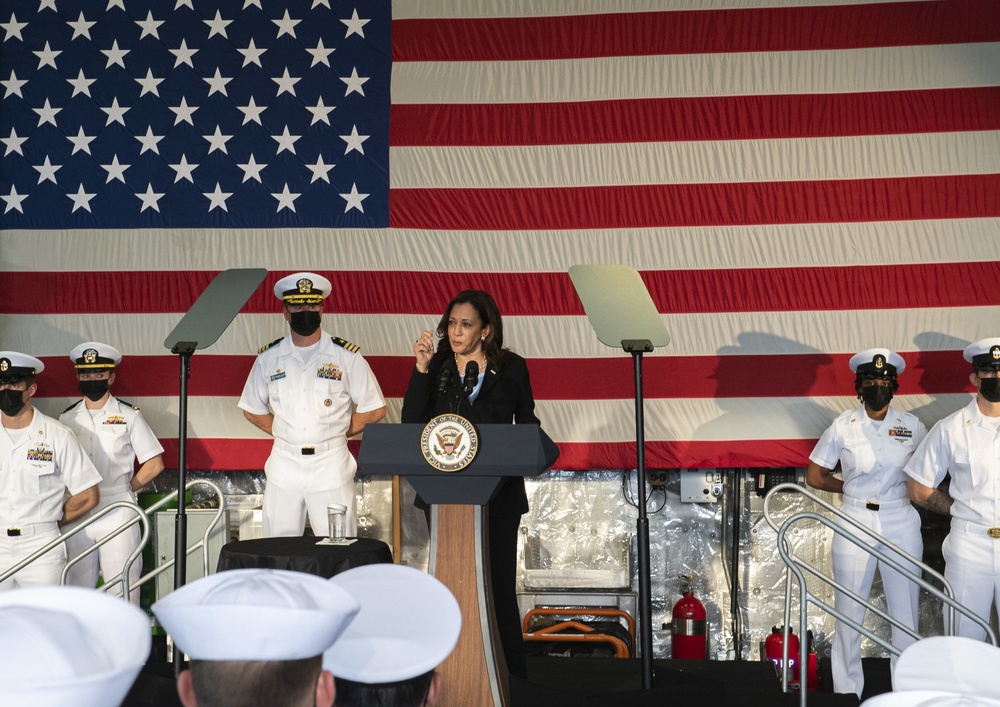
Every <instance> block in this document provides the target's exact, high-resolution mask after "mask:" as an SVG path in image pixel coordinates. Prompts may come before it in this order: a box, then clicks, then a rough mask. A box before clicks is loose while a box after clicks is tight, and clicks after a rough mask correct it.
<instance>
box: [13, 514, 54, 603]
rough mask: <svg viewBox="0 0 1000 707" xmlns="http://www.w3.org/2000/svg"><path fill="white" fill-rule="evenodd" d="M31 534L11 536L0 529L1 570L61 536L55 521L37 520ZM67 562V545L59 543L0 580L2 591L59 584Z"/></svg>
mask: <svg viewBox="0 0 1000 707" xmlns="http://www.w3.org/2000/svg"><path fill="white" fill-rule="evenodd" d="M36 529H37V530H38V531H39V532H33V533H32V534H30V535H22V536H20V537H9V536H7V535H6V533H5V532H4V533H0V572H3V571H6V570H8V569H10V568H11V567H13V566H14V565H16V564H17V563H18V562H20V561H21V560H23V559H24V558H26V557H28V556H29V555H31V554H32V553H33V552H35V551H36V550H39V549H41V548H42V547H43V546H44V545H46V544H47V543H49V542H52V541H53V540H55V539H56V538H58V537H59V528H58V527H57V525H56V523H55V522H54V521H53V522H52V523H35V524H34V525H33V526H32V530H36ZM65 566H66V546H65V545H64V544H63V545H57V546H56V547H54V548H52V549H51V550H49V551H48V552H47V553H45V554H44V555H42V556H41V557H40V558H38V559H37V560H35V561H34V562H32V563H31V564H30V565H28V566H27V567H25V568H24V569H23V570H21V571H20V572H18V573H17V574H15V575H14V576H13V577H11V578H9V579H7V580H5V581H3V582H0V591H3V590H5V589H14V588H15V587H36V586H45V585H49V584H59V580H60V579H61V578H62V571H63V568H64V567H65Z"/></svg>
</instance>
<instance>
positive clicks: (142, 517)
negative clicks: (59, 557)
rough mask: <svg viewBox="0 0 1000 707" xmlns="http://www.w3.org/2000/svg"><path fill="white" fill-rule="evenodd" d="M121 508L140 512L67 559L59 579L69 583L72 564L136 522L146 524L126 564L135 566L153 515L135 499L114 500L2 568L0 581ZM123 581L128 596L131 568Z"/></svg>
mask: <svg viewBox="0 0 1000 707" xmlns="http://www.w3.org/2000/svg"><path fill="white" fill-rule="evenodd" d="M119 508H127V509H129V510H132V511H134V512H135V513H136V517H135V518H132V519H131V520H129V521H128V522H126V523H124V524H123V525H122V526H121V527H119V528H117V529H116V530H114V531H112V532H111V533H109V534H108V535H107V536H105V537H104V538H101V540H100V541H99V542H98V543H96V544H95V545H93V546H92V547H90V548H88V549H87V550H86V551H84V552H82V553H80V554H79V555H77V556H76V557H74V558H73V559H72V560H71V561H69V562H67V563H66V566H65V567H64V568H63V571H62V575H61V576H60V579H59V583H60V584H65V583H66V575H67V571H68V570H69V568H70V567H71V566H72V565H74V564H76V563H77V562H79V561H80V559H81V558H83V557H85V556H86V555H88V554H89V553H91V552H94V551H95V550H96V549H97V548H99V547H101V546H102V545H104V544H105V543H107V542H108V541H109V540H111V539H112V538H113V537H115V536H116V535H118V534H119V533H121V532H123V531H124V530H125V529H126V528H129V527H131V526H133V525H135V524H136V523H141V524H142V539H141V541H140V543H139V545H138V547H136V549H135V550H134V551H133V552H132V554H131V555H129V557H128V559H127V560H126V561H125V568H126V570H127V569H131V567H132V563H133V562H135V560H136V558H137V557H138V556H139V554H140V553H141V552H142V548H143V547H144V546H145V544H146V543H147V542H148V541H149V516H147V515H146V512H145V511H143V510H142V508H140V507H139V506H138V505H136V504H135V503H133V502H131V501H115V502H114V503H111V504H109V505H107V506H104V507H103V508H100V509H98V510H96V511H94V512H93V515H90V516H88V517H87V518H84V519H83V520H81V521H79V522H78V524H76V525H75V526H74V527H73V528H72V529H70V530H67V531H65V532H63V533H60V535H59V537H57V538H55V539H54V540H51V541H50V542H48V543H46V544H45V545H44V546H42V547H40V548H39V549H37V550H35V552H33V553H31V554H30V555H28V556H27V557H26V558H24V559H23V560H21V561H20V562H18V563H17V564H16V565H14V566H12V567H10V568H8V569H6V570H4V571H3V572H0V582H3V581H5V580H7V579H9V578H10V577H13V576H14V575H15V574H17V573H18V572H20V571H21V570H23V569H24V568H25V567H27V566H28V565H30V564H31V563H32V562H34V561H35V560H37V559H38V558H40V557H41V556H43V555H45V554H46V553H47V552H48V551H49V550H51V549H53V548H55V547H58V546H59V545H61V544H63V543H64V542H65V541H66V538H69V537H72V536H74V535H76V534H77V533H79V532H80V531H82V530H83V529H84V528H86V527H88V526H90V525H92V524H93V523H95V522H97V521H98V520H100V519H101V518H103V517H104V516H106V515H107V514H109V513H110V512H111V511H114V510H117V509H119ZM117 581H119V579H118V578H115V580H114V582H111V583H110V584H114V583H116V582H117ZM121 584H122V596H126V597H127V596H128V594H129V586H128V572H127V571H126V572H122V578H121Z"/></svg>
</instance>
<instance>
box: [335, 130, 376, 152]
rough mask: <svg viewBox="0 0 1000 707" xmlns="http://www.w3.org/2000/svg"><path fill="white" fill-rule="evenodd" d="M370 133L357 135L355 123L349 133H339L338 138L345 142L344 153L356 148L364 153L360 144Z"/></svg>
mask: <svg viewBox="0 0 1000 707" xmlns="http://www.w3.org/2000/svg"><path fill="white" fill-rule="evenodd" d="M369 137H371V136H370V135H358V126H357V125H355V126H354V127H352V128H351V134H350V135H341V136H340V139H341V140H343V141H344V142H346V143H347V147H346V148H345V149H344V154H345V155H346V154H347V153H348V152H350V151H351V150H357V151H358V152H360V153H361V154H362V155H363V154H365V148H364V147H362V146H361V144H362V143H363V142H364V141H365V140H367V139H368V138H369Z"/></svg>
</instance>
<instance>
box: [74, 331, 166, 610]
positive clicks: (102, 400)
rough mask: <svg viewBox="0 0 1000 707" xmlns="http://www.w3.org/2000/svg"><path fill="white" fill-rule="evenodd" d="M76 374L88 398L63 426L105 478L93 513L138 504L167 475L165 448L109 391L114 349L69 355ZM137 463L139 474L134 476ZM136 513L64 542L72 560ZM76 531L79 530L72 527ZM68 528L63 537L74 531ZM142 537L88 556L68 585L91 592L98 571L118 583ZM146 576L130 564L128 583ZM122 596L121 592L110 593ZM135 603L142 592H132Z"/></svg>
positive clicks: (83, 348)
mask: <svg viewBox="0 0 1000 707" xmlns="http://www.w3.org/2000/svg"><path fill="white" fill-rule="evenodd" d="M69 357H70V360H71V361H73V366H74V367H75V369H76V378H77V381H78V387H79V389H80V392H81V393H83V395H84V397H83V398H82V399H81V400H78V401H77V402H75V403H73V404H72V405H70V406H69V407H68V408H66V409H65V410H63V413H62V415H60V416H59V421H60V422H61V423H63V424H64V425H66V426H67V427H69V428H70V429H71V430H72V431H73V434H75V435H76V438H77V439H78V440H80V444H81V445H83V448H84V449H85V450H86V452H87V454H88V455H89V456H90V459H91V461H93V462H94V466H96V467H97V470H98V471H99V472H100V473H101V484H100V491H101V500H100V503H99V504H98V505H97V508H96V509H94V511H91V513H90V514H88V517H89V516H90V515H93V513H95V512H96V511H98V510H100V509H102V508H104V507H106V506H109V505H111V504H112V503H116V502H118V501H131V502H133V503H134V502H135V501H136V496H135V492H136V490H138V489H140V488H142V487H143V486H145V485H146V484H148V483H149V482H150V481H152V480H153V479H154V478H156V476H157V475H158V474H159V473H160V472H161V471H163V447H162V446H161V445H160V442H159V440H157V439H156V435H154V434H153V430H152V429H150V427H149V425H148V424H147V423H146V420H145V419H144V418H143V416H142V413H141V412H139V408H137V407H136V406H135V405H132V404H131V403H128V402H125V401H124V400H119V399H118V398H116V397H115V396H113V395H112V394H111V391H110V387H111V386H112V385H114V383H115V380H116V378H117V375H118V374H117V367H118V365H119V364H120V363H121V361H122V355H121V353H120V352H119V351H118V350H117V349H115V348H114V347H112V346H109V345H107V344H102V343H100V342H96V341H88V342H86V343H83V344H80V345H79V346H77V347H76V348H74V349H73V350H72V351H71V352H70V354H69ZM136 462H138V463H139V468H138V470H136V468H135V465H136ZM135 517H136V515H135V513H134V512H132V511H130V510H129V509H127V508H119V509H117V510H114V511H111V512H109V513H108V514H107V515H105V516H102V517H101V518H100V519H98V520H97V521H95V522H94V523H92V524H91V525H89V526H87V527H85V528H84V529H83V530H81V531H80V532H78V533H76V534H74V535H71V536H69V537H67V538H66V551H67V553H68V556H69V557H70V558H73V557H77V556H78V555H80V554H82V553H83V552H84V551H85V550H86V549H87V548H89V547H91V546H93V545H94V544H95V543H97V542H98V541H99V540H101V539H102V538H103V537H105V536H106V535H108V534H110V533H112V532H113V531H115V530H117V529H118V528H119V527H120V526H121V525H122V524H123V523H126V522H128V521H129V520H131V519H133V518H135ZM72 527H75V526H72ZM72 527H66V528H64V530H63V532H64V533H65V532H67V531H69V530H72ZM140 536H141V532H140V529H139V525H138V524H135V525H133V526H131V527H130V528H129V529H128V530H126V531H124V532H122V533H119V534H118V535H116V536H115V537H114V538H112V539H111V540H109V541H108V542H107V543H106V544H105V545H102V546H101V547H100V548H99V549H97V550H95V551H94V552H91V553H90V554H88V555H86V556H85V557H84V558H83V559H82V560H81V561H80V562H78V563H76V564H75V565H73V566H72V567H71V568H70V571H69V575H68V584H75V585H77V586H80V587H90V588H93V587H95V586H96V585H97V574H98V570H100V573H101V575H102V576H103V577H104V581H105V582H112V581H114V580H115V578H117V577H119V576H120V575H121V573H122V571H123V569H124V567H125V562H126V560H128V558H129V556H130V555H131V554H132V552H133V551H134V550H135V549H136V547H138V545H139V540H140ZM141 573H142V558H141V557H139V558H137V559H136V561H135V562H133V563H132V566H131V569H130V570H129V583H130V585H134V584H135V583H136V582H137V581H138V580H139V577H140V575H141ZM111 591H112V592H114V593H117V594H119V595H120V594H121V588H120V587H118V588H115V589H112V590H111ZM129 594H130V595H131V596H130V598H131V599H132V601H133V603H138V602H139V591H138V590H135V591H133V592H129Z"/></svg>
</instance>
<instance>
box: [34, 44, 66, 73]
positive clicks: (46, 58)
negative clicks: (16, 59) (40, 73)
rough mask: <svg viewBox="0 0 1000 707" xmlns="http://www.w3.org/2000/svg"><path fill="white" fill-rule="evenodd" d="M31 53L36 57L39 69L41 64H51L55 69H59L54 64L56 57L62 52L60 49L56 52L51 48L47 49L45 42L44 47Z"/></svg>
mask: <svg viewBox="0 0 1000 707" xmlns="http://www.w3.org/2000/svg"><path fill="white" fill-rule="evenodd" d="M31 53H32V54H34V55H35V56H37V57H38V68H39V69H41V68H42V67H43V66H51V67H52V68H53V69H55V70H56V71H58V70H59V67H58V66H56V57H57V56H59V55H60V54H62V52H61V51H58V52H57V51H53V50H52V49H49V43H48V42H46V43H45V47H44V48H43V49H42V51H40V52H38V51H34V52H31Z"/></svg>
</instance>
